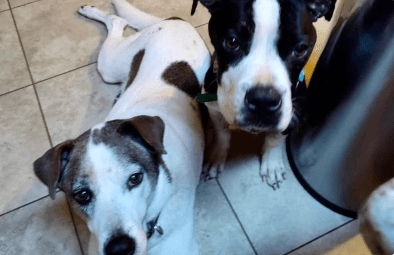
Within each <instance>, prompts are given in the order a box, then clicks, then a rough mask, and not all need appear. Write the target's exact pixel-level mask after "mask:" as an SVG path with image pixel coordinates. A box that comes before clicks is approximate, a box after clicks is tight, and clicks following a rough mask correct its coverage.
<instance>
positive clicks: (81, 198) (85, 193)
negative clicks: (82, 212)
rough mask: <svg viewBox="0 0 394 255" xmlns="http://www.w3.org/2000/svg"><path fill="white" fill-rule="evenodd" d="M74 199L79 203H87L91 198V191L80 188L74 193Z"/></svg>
mask: <svg viewBox="0 0 394 255" xmlns="http://www.w3.org/2000/svg"><path fill="white" fill-rule="evenodd" d="M74 199H75V201H77V203H78V204H80V205H87V204H88V203H89V202H90V201H91V200H92V193H91V192H90V191H89V190H87V189H82V190H79V191H77V192H75V193H74Z"/></svg>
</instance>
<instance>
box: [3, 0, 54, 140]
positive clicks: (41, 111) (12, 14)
mask: <svg viewBox="0 0 394 255" xmlns="http://www.w3.org/2000/svg"><path fill="white" fill-rule="evenodd" d="M7 2H8V6H9V8H10V13H11V16H12V20H13V21H14V26H15V30H16V33H17V35H18V39H19V44H20V46H21V49H22V53H23V56H24V58H25V63H26V68H27V71H28V73H29V75H30V80H31V82H32V86H33V89H34V94H35V96H36V99H37V103H38V108H39V110H40V113H41V118H42V121H43V123H44V127H45V130H46V133H47V137H48V140H49V144H50V146H51V147H53V144H52V139H51V136H50V134H49V129H48V125H47V123H46V120H45V116H44V112H43V110H42V106H41V102H40V98H39V97H38V92H37V88H36V85H35V83H34V79H33V75H32V73H31V70H30V66H29V62H28V60H27V57H26V52H25V49H24V47H23V43H22V38H21V36H20V34H19V30H18V26H17V24H16V20H15V16H14V12H13V10H12V8H11V3H10V0H7Z"/></svg>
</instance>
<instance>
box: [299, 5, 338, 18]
mask: <svg viewBox="0 0 394 255" xmlns="http://www.w3.org/2000/svg"><path fill="white" fill-rule="evenodd" d="M336 1H337V0H306V5H307V9H308V11H309V13H310V14H311V15H312V19H313V21H317V20H318V19H319V18H321V17H323V16H324V17H325V18H326V20H328V21H330V20H331V18H332V15H333V13H334V10H335V4H336Z"/></svg>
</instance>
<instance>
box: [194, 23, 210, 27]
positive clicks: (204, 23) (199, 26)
mask: <svg viewBox="0 0 394 255" xmlns="http://www.w3.org/2000/svg"><path fill="white" fill-rule="evenodd" d="M205 25H208V23H204V24H201V25H198V26H196V27H194V28H199V27H202V26H205Z"/></svg>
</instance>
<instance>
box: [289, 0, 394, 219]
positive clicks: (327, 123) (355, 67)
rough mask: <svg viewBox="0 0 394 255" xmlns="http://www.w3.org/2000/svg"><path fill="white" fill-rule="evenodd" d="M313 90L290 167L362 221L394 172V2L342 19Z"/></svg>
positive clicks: (372, 4)
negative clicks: (370, 202)
mask: <svg viewBox="0 0 394 255" xmlns="http://www.w3.org/2000/svg"><path fill="white" fill-rule="evenodd" d="M343 17H348V18H343ZM309 95H310V104H309V107H308V118H307V122H306V124H305V125H303V126H301V127H300V128H299V130H298V131H297V132H295V133H292V134H291V135H290V136H289V137H288V140H287V152H288V156H289V160H290V164H291V166H292V169H293V171H294V173H295V175H296V176H297V178H298V180H299V181H300V183H301V184H302V185H303V186H304V188H305V189H306V190H307V191H309V193H310V194H311V195H312V196H314V197H315V198H316V199H317V200H318V201H320V202H321V203H322V204H324V205H325V206H327V207H329V208H330V209H332V210H334V211H336V212H338V213H341V214H343V215H346V216H350V217H353V218H356V217H357V213H356V212H357V210H358V209H359V208H360V207H361V205H362V203H363V202H364V201H365V200H366V199H367V198H368V196H369V195H370V194H371V193H372V191H373V190H374V189H376V188H377V187H378V186H380V185H381V184H383V183H384V182H386V181H388V180H389V179H391V178H393V177H394V1H393V0H368V1H366V2H365V3H364V4H363V5H362V6H361V8H359V9H357V10H355V11H353V13H352V14H351V15H342V17H340V18H339V20H338V22H337V24H336V26H335V27H334V29H333V31H332V34H331V36H330V39H329V41H328V43H327V46H326V48H325V49H324V51H323V53H322V55H321V57H320V59H319V62H318V63H317V65H316V68H315V72H314V73H313V76H312V79H311V82H310V85H309Z"/></svg>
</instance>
